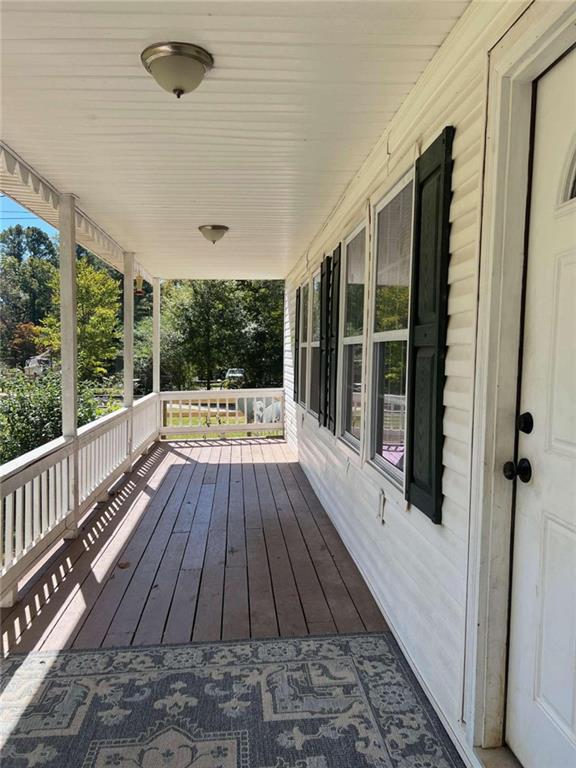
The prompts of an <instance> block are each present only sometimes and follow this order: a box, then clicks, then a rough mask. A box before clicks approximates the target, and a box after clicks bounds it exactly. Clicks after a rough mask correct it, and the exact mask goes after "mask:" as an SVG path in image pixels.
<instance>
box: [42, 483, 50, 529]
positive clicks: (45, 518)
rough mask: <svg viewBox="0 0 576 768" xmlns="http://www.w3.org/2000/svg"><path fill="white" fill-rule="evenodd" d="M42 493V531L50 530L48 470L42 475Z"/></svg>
mask: <svg viewBox="0 0 576 768" xmlns="http://www.w3.org/2000/svg"><path fill="white" fill-rule="evenodd" d="M41 485H42V494H41V499H42V501H41V509H42V533H45V531H47V530H48V526H49V517H48V511H49V510H48V471H46V472H42V476H41Z"/></svg>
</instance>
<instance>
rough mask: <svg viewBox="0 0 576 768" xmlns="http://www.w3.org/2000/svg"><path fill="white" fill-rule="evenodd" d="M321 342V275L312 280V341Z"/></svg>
mask: <svg viewBox="0 0 576 768" xmlns="http://www.w3.org/2000/svg"><path fill="white" fill-rule="evenodd" d="M319 340H320V274H317V275H315V276H314V278H313V280H312V341H319Z"/></svg>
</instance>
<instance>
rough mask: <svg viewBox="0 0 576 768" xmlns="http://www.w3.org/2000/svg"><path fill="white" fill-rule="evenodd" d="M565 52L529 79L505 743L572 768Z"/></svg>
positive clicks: (574, 515) (573, 85) (574, 538)
mask: <svg viewBox="0 0 576 768" xmlns="http://www.w3.org/2000/svg"><path fill="white" fill-rule="evenodd" d="M575 159H576V50H574V51H572V52H571V53H569V54H567V55H566V56H565V57H564V58H562V59H560V61H558V62H557V63H556V64H555V65H554V66H553V67H552V68H551V69H550V70H549V71H548V72H547V73H546V74H544V75H543V76H542V78H541V79H540V80H539V81H538V83H537V85H536V112H535V126H534V157H533V171H532V190H531V209H530V221H529V240H528V261H527V283H526V296H525V301H526V305H525V308H526V309H525V311H526V314H525V325H524V349H523V360H522V379H521V387H520V391H521V397H520V413H523V412H529V413H530V414H532V417H533V429H532V431H531V432H529V433H525V432H522V431H520V432H519V446H518V457H519V458H526V459H528V460H529V462H530V465H531V469H532V478H531V479H530V480H529V481H528V482H522V481H521V480H520V478H517V479H516V483H517V488H516V507H515V526H514V552H513V573H512V598H511V600H512V602H511V610H512V612H511V624H510V655H509V677H508V702H507V722H506V740H507V742H508V744H509V745H510V748H511V749H512V750H513V752H514V753H515V754H516V756H517V757H518V759H519V760H520V761H521V763H522V764H523V766H524V768H575V767H576V189H575V187H576V184H575V176H576V162H575Z"/></svg>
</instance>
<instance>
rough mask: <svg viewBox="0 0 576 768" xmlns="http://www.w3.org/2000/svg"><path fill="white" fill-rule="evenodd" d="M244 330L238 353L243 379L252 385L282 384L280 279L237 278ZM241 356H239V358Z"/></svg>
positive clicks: (282, 323)
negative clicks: (242, 369)
mask: <svg viewBox="0 0 576 768" xmlns="http://www.w3.org/2000/svg"><path fill="white" fill-rule="evenodd" d="M238 300H239V302H240V304H241V307H242V311H243V320H244V323H243V331H242V338H241V339H240V340H239V345H238V348H237V349H238V353H239V354H240V355H241V362H238V363H235V364H237V365H239V366H240V367H243V368H245V370H246V377H247V379H246V383H247V384H248V385H249V386H254V387H273V386H280V385H281V384H282V372H283V359H284V347H283V329H284V284H283V283H282V282H281V281H280V280H243V281H239V282H238ZM239 359H240V358H239Z"/></svg>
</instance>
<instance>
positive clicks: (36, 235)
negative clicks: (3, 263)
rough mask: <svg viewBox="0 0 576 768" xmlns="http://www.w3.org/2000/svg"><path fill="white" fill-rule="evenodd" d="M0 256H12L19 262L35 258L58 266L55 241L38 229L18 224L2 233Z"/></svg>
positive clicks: (0, 236)
mask: <svg viewBox="0 0 576 768" xmlns="http://www.w3.org/2000/svg"><path fill="white" fill-rule="evenodd" d="M0 255H2V256H10V257H12V258H14V259H16V261H18V262H22V261H24V260H25V259H28V258H31V257H34V258H37V259H41V260H43V261H48V262H50V264H52V266H57V264H58V248H57V245H56V243H55V242H54V240H52V238H51V237H50V235H47V234H46V232H44V231H43V230H41V229H39V228H38V227H23V226H22V225H21V224H16V225H15V226H14V227H8V228H7V229H5V230H3V231H2V232H0Z"/></svg>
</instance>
